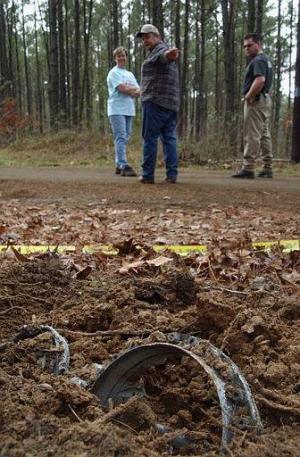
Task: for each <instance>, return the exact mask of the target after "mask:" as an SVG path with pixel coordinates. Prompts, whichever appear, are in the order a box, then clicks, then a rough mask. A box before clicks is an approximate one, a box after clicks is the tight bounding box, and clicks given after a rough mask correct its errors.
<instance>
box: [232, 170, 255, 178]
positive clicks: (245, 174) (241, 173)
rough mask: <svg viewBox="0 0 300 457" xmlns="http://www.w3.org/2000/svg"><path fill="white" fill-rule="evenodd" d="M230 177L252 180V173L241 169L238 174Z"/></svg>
mask: <svg viewBox="0 0 300 457" xmlns="http://www.w3.org/2000/svg"><path fill="white" fill-rule="evenodd" d="M231 177H232V178H240V179H254V171H250V170H244V169H242V170H241V171H239V172H238V173H235V174H234V175H232V176H231Z"/></svg>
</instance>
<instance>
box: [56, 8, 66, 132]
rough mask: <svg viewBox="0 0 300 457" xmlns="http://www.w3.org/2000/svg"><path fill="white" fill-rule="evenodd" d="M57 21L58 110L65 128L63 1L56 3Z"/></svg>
mask: <svg viewBox="0 0 300 457" xmlns="http://www.w3.org/2000/svg"><path fill="white" fill-rule="evenodd" d="M57 19H58V55H59V109H60V121H61V123H62V126H63V127H65V126H66V123H67V90H66V59H65V26H64V16H63V0H58V2H57Z"/></svg>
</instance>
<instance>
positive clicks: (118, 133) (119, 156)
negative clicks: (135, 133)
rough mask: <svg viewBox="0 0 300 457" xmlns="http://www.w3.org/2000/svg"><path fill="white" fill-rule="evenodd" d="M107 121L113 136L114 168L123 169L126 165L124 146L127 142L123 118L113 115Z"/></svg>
mask: <svg viewBox="0 0 300 457" xmlns="http://www.w3.org/2000/svg"><path fill="white" fill-rule="evenodd" d="M109 120H110V123H111V127H112V131H113V136H114V144H115V161H116V166H117V167H118V168H124V167H125V166H126V165H127V157H126V146H127V142H128V139H127V132H126V120H125V116H122V115H113V116H109Z"/></svg>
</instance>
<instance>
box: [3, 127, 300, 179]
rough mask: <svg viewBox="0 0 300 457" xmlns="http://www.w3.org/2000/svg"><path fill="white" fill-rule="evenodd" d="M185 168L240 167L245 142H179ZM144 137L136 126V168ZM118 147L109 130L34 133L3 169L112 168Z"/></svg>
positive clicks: (290, 171)
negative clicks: (13, 167) (37, 167)
mask: <svg viewBox="0 0 300 457" xmlns="http://www.w3.org/2000/svg"><path fill="white" fill-rule="evenodd" d="M178 150H179V157H180V165H181V167H189V168H190V167H198V166H205V167H207V168H209V169H218V170H220V169H229V168H239V166H241V161H242V160H241V159H242V143H241V140H240V139H239V140H238V143H237V144H236V145H232V144H231V143H230V139H229V135H228V133H226V132H224V131H223V130H222V129H220V131H219V132H217V133H216V132H211V133H209V132H208V133H207V134H206V135H205V136H204V137H203V138H202V139H200V140H199V141H196V140H193V139H190V138H182V139H181V140H180V141H178ZM141 154H142V138H141V134H140V126H139V125H135V127H134V131H133V135H132V138H131V140H130V143H129V146H128V160H129V162H130V163H131V164H133V165H134V166H138V165H139V164H140V161H141ZM113 163H114V145H113V138H112V135H111V132H110V131H109V130H107V131H105V132H100V131H96V130H85V131H82V132H76V131H70V130H64V131H60V132H58V133H45V134H43V135H40V134H31V135H27V136H23V137H20V138H18V139H17V140H16V141H15V142H13V143H11V144H9V145H8V146H6V147H4V148H1V149H0V166H53V167H55V166H77V167H78V166H105V165H109V166H112V165H113ZM274 165H275V168H276V169H280V171H281V172H282V173H283V174H286V175H298V174H299V172H300V166H299V165H294V164H291V163H290V161H289V157H287V156H286V157H282V158H280V159H279V158H278V159H277V158H276V159H275V162H274ZM158 166H163V151H162V147H161V145H160V144H159V148H158Z"/></svg>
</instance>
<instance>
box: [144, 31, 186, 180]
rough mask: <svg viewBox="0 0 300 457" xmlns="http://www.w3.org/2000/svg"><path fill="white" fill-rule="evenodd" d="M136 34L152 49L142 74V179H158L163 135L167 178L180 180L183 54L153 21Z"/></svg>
mask: <svg viewBox="0 0 300 457" xmlns="http://www.w3.org/2000/svg"><path fill="white" fill-rule="evenodd" d="M136 36H137V38H141V39H142V42H143V46H144V47H145V48H146V49H147V50H148V51H149V53H148V55H147V57H146V59H145V61H144V63H143V65H142V78H141V100H142V107H143V130H142V135H143V139H144V147H143V162H142V170H143V173H142V176H141V177H140V182H141V183H144V184H153V183H154V173H155V164H156V157H157V142H158V138H160V139H161V141H162V144H163V152H164V160H165V165H166V175H167V176H166V180H165V181H166V182H167V183H176V179H177V166H178V157H177V145H176V122H177V113H178V110H179V75H178V66H177V63H176V60H177V59H178V57H179V50H178V49H177V48H169V47H168V46H167V45H166V44H165V43H163V42H162V40H161V37H160V34H159V31H158V29H157V28H156V27H155V26H154V25H152V24H145V25H143V27H142V28H141V30H140V31H139V32H138V33H137V35H136Z"/></svg>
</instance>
